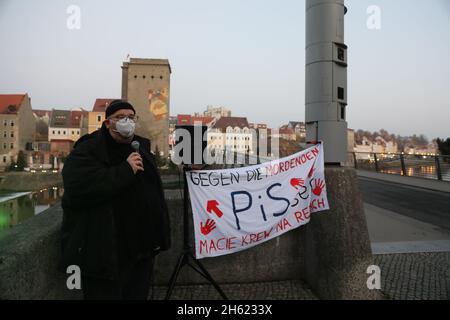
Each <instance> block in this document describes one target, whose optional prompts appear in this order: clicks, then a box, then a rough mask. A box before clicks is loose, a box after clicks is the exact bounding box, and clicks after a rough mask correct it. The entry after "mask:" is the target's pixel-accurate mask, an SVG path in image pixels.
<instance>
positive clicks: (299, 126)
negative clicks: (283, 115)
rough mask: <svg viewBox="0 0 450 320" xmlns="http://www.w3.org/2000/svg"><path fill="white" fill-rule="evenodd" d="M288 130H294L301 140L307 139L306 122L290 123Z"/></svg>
mask: <svg viewBox="0 0 450 320" xmlns="http://www.w3.org/2000/svg"><path fill="white" fill-rule="evenodd" d="M287 128H288V129H292V130H294V132H295V134H296V135H298V136H299V137H300V138H306V125H305V123H304V122H300V121H290V122H289V123H288V125H287Z"/></svg>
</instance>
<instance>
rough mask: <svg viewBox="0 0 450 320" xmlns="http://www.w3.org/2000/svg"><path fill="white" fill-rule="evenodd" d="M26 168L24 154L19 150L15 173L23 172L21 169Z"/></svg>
mask: <svg viewBox="0 0 450 320" xmlns="http://www.w3.org/2000/svg"><path fill="white" fill-rule="evenodd" d="M26 166H27V160H26V159H25V153H24V152H23V151H22V150H20V151H19V154H18V155H17V163H16V171H23V169H24V168H25V167H26Z"/></svg>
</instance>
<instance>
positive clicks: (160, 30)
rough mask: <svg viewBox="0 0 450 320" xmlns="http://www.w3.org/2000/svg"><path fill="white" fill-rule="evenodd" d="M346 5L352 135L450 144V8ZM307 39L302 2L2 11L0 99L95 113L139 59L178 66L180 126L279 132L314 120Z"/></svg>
mask: <svg viewBox="0 0 450 320" xmlns="http://www.w3.org/2000/svg"><path fill="white" fill-rule="evenodd" d="M70 5H76V6H78V7H79V8H80V13H81V16H80V17H81V20H80V21H81V25H80V27H81V28H80V29H79V30H78V29H75V30H70V29H68V28H67V19H68V18H69V16H70V14H68V13H67V8H68V7H69V6H70ZM346 5H347V7H348V9H349V11H348V13H347V15H346V43H347V45H348V46H349V70H348V71H349V107H348V122H349V127H351V128H355V129H366V130H371V131H374V130H378V129H380V128H384V129H386V130H388V131H390V132H393V133H397V134H402V135H410V134H414V133H416V134H421V133H423V134H425V135H426V136H427V137H428V138H435V137H438V136H440V137H450V125H449V119H450V86H449V83H450V0H410V1H406V0H395V1H392V0H373V1H366V0H347V1H346ZM370 5H377V6H378V7H379V8H380V9H381V29H380V30H370V29H368V27H367V23H366V22H367V19H368V18H369V14H367V12H366V11H367V8H368V7H369V6H370ZM304 34H305V5H304V1H301V0H283V1H275V0H270V1H269V0H189V1H186V0H164V1H162V0H160V1H156V0H151V1H149V0H145V1H134V0H129V1H111V0H109V1H106V0H102V1H93V0H71V1H65V0H63V1H51V0H40V1H25V0H14V1H10V0H0V43H1V49H0V93H22V92H28V94H29V95H30V97H31V98H32V106H33V108H44V109H51V108H60V109H68V108H71V107H76V106H82V107H84V108H86V109H88V110H90V109H91V108H92V105H93V103H94V100H95V99H96V98H101V97H103V98H110V97H111V98H115V97H120V94H121V68H120V66H121V64H122V61H124V60H125V58H126V56H127V54H130V55H131V56H132V57H140V58H168V59H169V60H170V64H171V67H172V71H173V73H172V78H171V114H172V115H176V114H178V113H193V112H201V111H203V110H204V109H205V108H206V106H207V105H223V106H226V107H228V108H229V109H231V110H232V112H233V115H236V116H247V117H248V119H249V121H251V122H262V123H268V124H269V125H270V126H272V127H276V126H279V125H281V124H283V123H286V122H287V121H289V120H300V121H303V120H304V112H305V111H304V110H305V108H304V86H305V84H304V68H305V66H304V65H305V54H304V51H305V43H304V42H305V36H304Z"/></svg>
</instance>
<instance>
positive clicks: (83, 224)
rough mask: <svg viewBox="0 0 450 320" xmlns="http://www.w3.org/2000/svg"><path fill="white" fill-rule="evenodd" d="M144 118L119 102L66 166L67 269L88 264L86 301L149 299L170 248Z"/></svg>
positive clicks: (84, 285) (85, 268) (84, 279)
mask: <svg viewBox="0 0 450 320" xmlns="http://www.w3.org/2000/svg"><path fill="white" fill-rule="evenodd" d="M136 121H137V116H136V112H135V110H134V108H133V106H132V105H131V104H129V103H128V102H125V101H121V100H115V101H113V102H112V103H111V104H110V105H109V107H108V108H107V109H106V120H105V121H104V123H103V125H102V128H101V129H99V130H97V131H96V132H94V133H92V134H89V135H85V136H83V137H82V138H80V140H78V141H77V143H76V144H75V146H74V150H73V151H72V152H71V154H70V155H69V156H68V158H67V160H66V162H65V163H64V169H63V172H62V175H63V182H64V196H63V200H62V207H63V210H64V216H63V225H62V249H63V252H62V261H61V265H60V267H61V268H62V269H64V270H65V268H66V267H67V266H69V265H78V266H79V267H80V269H81V275H82V289H83V294H84V297H85V299H147V296H148V293H149V287H150V281H151V275H152V270H153V263H154V257H155V255H156V254H158V252H159V251H160V250H167V249H168V248H169V246H170V229H169V218H168V212H167V206H166V203H165V200H164V193H163V189H162V184H161V178H160V176H159V173H158V170H157V168H156V165H155V161H154V157H153V155H152V154H151V152H150V141H149V140H148V139H145V138H142V137H139V136H137V135H135V134H134V128H135V123H136ZM134 141H137V142H139V146H140V147H139V150H138V152H136V150H134V149H133V147H132V145H134V146H135V147H136V145H137V144H136V142H134ZM132 142H134V144H132Z"/></svg>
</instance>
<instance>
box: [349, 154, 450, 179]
mask: <svg viewBox="0 0 450 320" xmlns="http://www.w3.org/2000/svg"><path fill="white" fill-rule="evenodd" d="M348 164H349V165H350V166H353V167H354V168H355V169H360V170H368V171H374V172H380V173H387V174H396V175H402V176H407V177H419V178H426V179H434V180H440V181H450V156H443V155H429V154H428V155H426V154H404V153H375V152H349V153H348Z"/></svg>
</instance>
